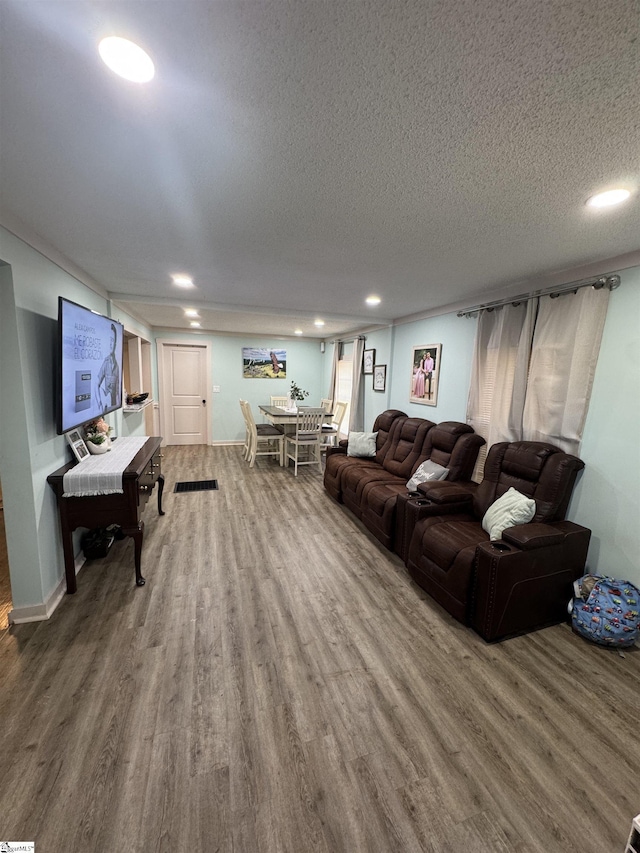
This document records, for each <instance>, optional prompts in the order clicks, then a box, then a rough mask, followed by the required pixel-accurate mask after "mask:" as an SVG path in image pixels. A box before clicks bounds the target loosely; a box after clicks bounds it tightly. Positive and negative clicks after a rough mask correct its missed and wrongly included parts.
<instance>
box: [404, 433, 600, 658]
mask: <svg viewBox="0 0 640 853" xmlns="http://www.w3.org/2000/svg"><path fill="white" fill-rule="evenodd" d="M582 468H584V463H583V462H582V460H580V459H578V458H577V457H575V456H571V455H569V454H567V453H563V452H562V451H561V450H559V449H558V448H557V447H554V446H553V445H551V444H546V443H544V442H528V441H520V442H513V443H508V442H502V443H500V444H495V445H493V447H492V448H491V449H490V451H489V453H488V455H487V461H486V464H485V475H484V479H483V481H482V483H480V485H479V486H478V487H477V488H476V490H475V492H472V491H471V490H470V489H469V488H465V487H462V486H460V485H457V484H455V483H449V482H447V481H443V482H434V483H423V484H421V485H420V486H419V487H418V490H419V491H420V493H421V495H422V496H423V497H422V499H423V500H424V501H425V502H426V503H425V504H424V505H423V506H422V508H421V509H422V511H423V513H425V516H424V517H422V518H420V519H419V520H418V521H417V523H416V524H415V528H414V530H413V533H412V535H411V540H410V545H409V549H408V554H407V558H406V564H407V568H408V569H409V573H410V574H411V576H412V577H413V579H414V580H415V581H416V583H418V584H419V585H420V586H421V587H422V588H423V589H424V590H426V591H427V592H428V593H429V595H431V596H432V597H433V598H434V599H435V600H436V601H438V602H439V603H440V604H441V605H442V606H443V607H444V608H445V609H446V610H447V611H448V612H449V613H450V614H451V615H452V616H453V617H455V618H456V619H457V620H458V621H460V622H463V623H465V624H468V625H471V626H472V627H473V628H474V629H475V630H476V631H477V632H478V633H479V634H480V635H481V636H482V637H484V639H485V640H488V641H490V640H497V639H501V638H503V637H506V636H510V635H513V634H518V633H523V632H526V631H531V630H534V629H536V628H539V627H543V626H544V625H550V624H553V623H557V622H562V621H563V620H564V619H565V618H566V607H567V602H568V600H569V598H570V597H571V595H572V584H573V581H574V580H575V579H576V578H578V577H580V575H581V574H583V573H584V566H585V561H586V557H587V549H588V546H589V539H590V536H591V531H590V530H588V529H587V528H584V527H581V526H580V525H577V524H573V523H572V522H570V521H564V517H565V514H566V511H567V506H568V504H569V500H570V497H571V493H572V491H573V487H574V484H575V481H576V477H577V475H578V473H579V471H581V470H582ZM511 486H513V487H514V488H515V489H517V491H519V492H521V493H522V494H524V495H526V496H527V497H530V498H533V499H534V500H535V502H536V513H535V516H534V518H533V520H532V522H531V523H529V524H521V525H517V526H514V527H511V528H508V529H506V530H505V531H504V533H503V535H502V539H500V540H499V541H494V542H490V541H489V536H488V534H487V533H486V532H485V531H484V530H483V528H482V518H483V517H484V514H485V512H486V511H487V509H488V508H489V506H490V505H491V504H492V503H493V502H494V501H495V500H496V499H497V498H498V497H500V496H501V495H503V494H504V493H505V492H506V491H507V490H508V489H509V488H510V487H511Z"/></svg>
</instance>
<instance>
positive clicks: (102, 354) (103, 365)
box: [57, 296, 124, 435]
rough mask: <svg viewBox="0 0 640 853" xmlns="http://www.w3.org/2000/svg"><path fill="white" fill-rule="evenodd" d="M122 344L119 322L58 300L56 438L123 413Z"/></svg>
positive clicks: (62, 298)
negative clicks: (121, 409)
mask: <svg viewBox="0 0 640 853" xmlns="http://www.w3.org/2000/svg"><path fill="white" fill-rule="evenodd" d="M123 342H124V327H123V326H122V324H121V323H118V321H117V320H112V319H111V318H110V317H105V316H104V315H103V314H98V313H97V312H96V311H92V310H90V309H89V308H83V306H82V305H78V304H76V303H75V302H70V301H69V300H68V299H64V297H62V296H60V297H59V298H58V377H57V378H58V393H57V407H58V411H57V421H58V423H57V428H58V434H59V435H62V434H63V433H65V432H68V431H69V430H70V429H74V428H75V427H77V426H80V425H81V424H84V423H87V421H91V420H93V419H94V418H99V417H101V416H102V415H106V414H107V413H108V412H113V411H114V410H115V409H119V408H121V407H122V353H123Z"/></svg>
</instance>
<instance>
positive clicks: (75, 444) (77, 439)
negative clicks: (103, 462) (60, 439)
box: [65, 428, 90, 462]
mask: <svg viewBox="0 0 640 853" xmlns="http://www.w3.org/2000/svg"><path fill="white" fill-rule="evenodd" d="M65 435H66V437H67V441H68V442H69V445H70V447H71V450H73V455H74V456H75V457H76V459H77V460H78V462H84V460H85V459H87V458H88V457H89V455H90V454H89V450H88V448H87V445H86V444H85V443H84V438H83V437H82V433H81V432H80V430H79V429H78V428H76V429H72V430H69V432H67V433H65Z"/></svg>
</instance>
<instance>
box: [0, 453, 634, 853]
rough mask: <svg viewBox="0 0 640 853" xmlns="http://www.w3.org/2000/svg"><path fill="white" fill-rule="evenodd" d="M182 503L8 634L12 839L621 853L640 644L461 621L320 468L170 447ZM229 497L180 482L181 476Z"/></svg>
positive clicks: (177, 499)
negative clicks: (138, 555)
mask: <svg viewBox="0 0 640 853" xmlns="http://www.w3.org/2000/svg"><path fill="white" fill-rule="evenodd" d="M164 470H165V473H166V475H167V487H166V490H165V509H166V511H167V514H166V515H165V516H164V517H163V518H159V517H158V516H157V514H156V513H155V506H154V501H153V500H152V501H151V502H150V504H149V506H148V508H147V510H146V513H145V522H146V537H145V545H144V551H143V573H144V574H145V576H146V578H147V585H146V586H145V587H143V588H141V589H137V588H136V587H135V586H134V582H133V581H134V573H133V552H132V544H131V543H130V542H127V541H125V542H120V543H116V545H115V546H114V548H113V549H112V551H111V553H110V555H109V556H108V557H107V558H106V559H105V560H99V561H93V562H91V563H88V564H87V565H86V567H85V568H84V569H83V570H82V572H81V574H80V575H79V578H78V581H79V584H78V593H77V594H76V595H75V596H66V597H65V599H64V601H63V602H62V604H61V606H60V607H59V608H58V610H57V611H56V613H55V614H54V616H53V618H52V619H51V620H49V621H48V622H42V623H38V624H31V625H22V626H16V627H13V628H12V629H10V631H8V632H6V633H5V634H4V635H3V636H2V638H1V639H0V666H1V675H0V724H1V734H0V755H1V761H0V766H1V768H2V774H1V777H0V778H1V782H0V837H3V838H13V839H18V840H35V842H36V850H38V851H40V853H44V851H55V853H62V851H65V853H94V852H95V853H106V851H112V850H114V849H121V848H122V849H126V850H131V851H140V853H142V851H144V853H150V852H151V851H179V853H188V851H203V852H204V851H206V853H209V852H210V851H211V853H214V851H232V850H233V851H240V853H285V851H286V852H287V853H288V851H290V853H307V851H309V853H311V851H323V853H342V852H343V851H344V853H391V851H398V853H400V851H402V853H407V852H408V853H412V852H413V851H433V853H445V851H447V853H448V852H449V851H450V853H454V851H456V852H457V853H459V851H465V853H485V852H486V853H501V851H504V853H507V851H509V853H513V851H516V853H564V851H566V853H569V851H571V853H573V851H577V850H580V851H583V853H603V851H606V852H607V853H609V852H610V851H622V850H623V848H624V842H625V841H626V837H627V835H628V832H629V828H630V823H631V819H632V817H633V815H635V814H637V813H638V812H640V780H639V778H638V768H639V767H640V743H639V739H638V731H639V730H640V702H639V697H640V649H634V650H632V651H628V652H626V653H625V655H624V657H621V656H619V655H618V654H617V653H616V652H612V651H610V650H604V649H600V648H598V647H595V646H590V645H588V644H587V643H586V642H585V641H583V640H582V639H581V638H579V637H577V636H574V635H573V634H572V632H571V630H570V629H569V628H568V626H558V627H555V628H550V629H547V630H544V631H541V632H538V633H535V634H531V635H529V636H526V637H521V638H517V639H513V640H509V641H507V642H504V643H502V644H498V645H487V644H485V643H484V642H483V641H482V640H481V639H480V638H479V637H478V636H477V635H475V634H474V633H473V632H471V631H470V630H468V629H466V628H464V627H462V626H461V625H459V624H457V623H456V622H454V621H453V620H451V619H450V618H449V617H448V616H447V615H446V614H445V613H444V612H443V611H442V610H441V609H440V608H439V607H438V606H437V605H436V604H434V603H433V602H432V601H431V600H430V599H429V598H428V597H427V596H426V595H425V594H423V593H422V591H421V590H420V589H419V588H418V587H416V586H415V585H414V584H413V583H412V581H411V580H410V579H409V577H408V575H407V573H406V571H405V570H404V567H403V566H402V564H401V563H400V562H399V561H398V560H397V558H395V557H393V556H392V555H390V554H389V553H388V552H386V551H385V550H384V549H383V548H382V547H381V546H379V545H378V544H377V542H376V541H375V540H374V539H373V538H372V537H370V536H368V534H366V533H365V532H364V530H363V528H362V527H361V526H360V525H359V524H358V523H357V522H355V521H354V519H353V517H352V516H351V515H350V514H349V513H348V512H347V511H346V510H344V509H343V508H342V507H340V506H338V505H337V504H336V503H334V502H333V501H332V500H331V499H330V498H329V497H328V496H327V495H326V494H325V492H324V490H323V488H322V480H321V477H320V475H319V474H318V473H317V472H315V471H312V470H309V469H306V470H303V471H301V472H300V474H299V476H298V477H297V478H294V477H293V475H292V473H291V472H289V471H287V470H285V469H280V468H279V467H278V466H277V464H274V462H273V461H272V460H270V459H264V460H259V461H258V462H257V463H256V467H255V468H254V469H253V470H249V469H248V468H247V467H246V465H245V464H244V463H243V462H242V459H241V456H240V449H239V448H237V447H221V448H205V447H192V448H167V449H166V454H165V459H164ZM207 478H216V479H218V481H219V484H220V490H219V491H213V492H202V493H189V494H177V495H176V494H173V484H174V482H175V480H176V479H181V480H182V479H198V480H200V479H207Z"/></svg>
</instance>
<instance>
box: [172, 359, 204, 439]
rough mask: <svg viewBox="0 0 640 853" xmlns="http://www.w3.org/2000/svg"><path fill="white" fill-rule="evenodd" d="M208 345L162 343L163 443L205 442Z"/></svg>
mask: <svg viewBox="0 0 640 853" xmlns="http://www.w3.org/2000/svg"><path fill="white" fill-rule="evenodd" d="M208 361H209V352H208V346H206V345H204V346H194V345H191V344H189V345H186V344H185V345H183V344H171V343H163V344H162V358H161V362H162V373H163V376H162V382H161V388H162V413H163V424H162V430H163V436H164V441H165V444H208V442H209V436H208V406H209V398H208V391H207V387H208V382H207V374H208Z"/></svg>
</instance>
